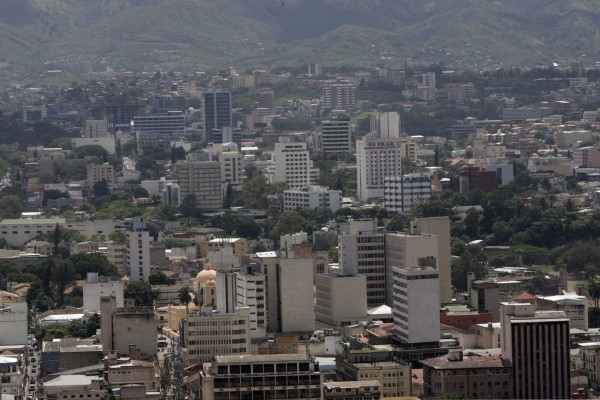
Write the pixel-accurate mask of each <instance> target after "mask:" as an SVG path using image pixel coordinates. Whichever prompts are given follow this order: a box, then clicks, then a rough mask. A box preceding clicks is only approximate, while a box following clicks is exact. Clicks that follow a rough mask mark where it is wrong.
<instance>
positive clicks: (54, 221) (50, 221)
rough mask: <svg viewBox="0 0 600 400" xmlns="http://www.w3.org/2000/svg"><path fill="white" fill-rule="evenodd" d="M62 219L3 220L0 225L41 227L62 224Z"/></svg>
mask: <svg viewBox="0 0 600 400" xmlns="http://www.w3.org/2000/svg"><path fill="white" fill-rule="evenodd" d="M64 223H65V219H64V218H26V219H3V220H2V222H0V224H2V225H31V224H34V225H43V224H64Z"/></svg>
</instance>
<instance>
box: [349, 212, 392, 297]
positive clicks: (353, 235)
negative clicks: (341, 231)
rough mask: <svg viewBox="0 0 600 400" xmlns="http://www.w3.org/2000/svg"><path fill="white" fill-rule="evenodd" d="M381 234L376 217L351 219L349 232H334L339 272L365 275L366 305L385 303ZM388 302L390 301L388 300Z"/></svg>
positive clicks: (383, 253) (383, 254)
mask: <svg viewBox="0 0 600 400" xmlns="http://www.w3.org/2000/svg"><path fill="white" fill-rule="evenodd" d="M384 244H385V243H384V234H383V233H378V232H377V220H375V219H369V220H352V221H350V229H349V233H348V234H346V235H339V236H338V251H339V261H340V270H341V273H342V275H364V276H366V277H367V305H368V306H369V307H376V306H380V305H382V304H386V297H385V291H386V285H385V283H386V269H385V245H384ZM389 305H391V303H389Z"/></svg>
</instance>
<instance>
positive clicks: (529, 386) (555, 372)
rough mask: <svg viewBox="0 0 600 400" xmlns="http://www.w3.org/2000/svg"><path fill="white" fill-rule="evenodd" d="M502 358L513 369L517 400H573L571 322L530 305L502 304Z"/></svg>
mask: <svg viewBox="0 0 600 400" xmlns="http://www.w3.org/2000/svg"><path fill="white" fill-rule="evenodd" d="M500 318H501V321H500V323H501V327H502V333H501V336H500V341H501V346H500V347H501V351H502V357H503V358H505V359H507V360H509V361H510V362H511V364H512V367H513V371H512V372H513V387H514V392H513V393H512V396H511V397H512V398H514V399H568V398H570V384H571V368H570V365H571V363H570V349H569V344H570V341H569V318H567V316H566V314H565V313H564V311H536V310H535V306H534V305H532V304H529V303H500Z"/></svg>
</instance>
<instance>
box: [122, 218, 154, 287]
mask: <svg viewBox="0 0 600 400" xmlns="http://www.w3.org/2000/svg"><path fill="white" fill-rule="evenodd" d="M127 273H128V274H129V279H130V280H131V282H139V281H145V280H148V277H149V276H150V232H148V230H147V229H146V220H145V219H144V218H143V217H133V221H132V227H131V230H130V231H128V232H127Z"/></svg>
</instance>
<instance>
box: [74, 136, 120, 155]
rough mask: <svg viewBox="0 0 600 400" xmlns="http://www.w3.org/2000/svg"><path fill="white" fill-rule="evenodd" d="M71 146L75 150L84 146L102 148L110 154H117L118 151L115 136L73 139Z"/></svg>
mask: <svg viewBox="0 0 600 400" xmlns="http://www.w3.org/2000/svg"><path fill="white" fill-rule="evenodd" d="M71 145H72V148H74V149H76V148H78V147H82V146H100V147H102V148H103V149H104V150H106V151H107V152H108V154H115V153H116V151H117V148H116V144H115V138H114V136H107V137H100V138H88V137H84V138H73V139H71Z"/></svg>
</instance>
